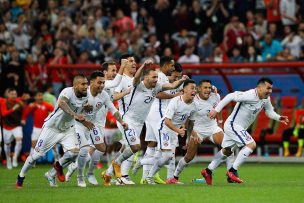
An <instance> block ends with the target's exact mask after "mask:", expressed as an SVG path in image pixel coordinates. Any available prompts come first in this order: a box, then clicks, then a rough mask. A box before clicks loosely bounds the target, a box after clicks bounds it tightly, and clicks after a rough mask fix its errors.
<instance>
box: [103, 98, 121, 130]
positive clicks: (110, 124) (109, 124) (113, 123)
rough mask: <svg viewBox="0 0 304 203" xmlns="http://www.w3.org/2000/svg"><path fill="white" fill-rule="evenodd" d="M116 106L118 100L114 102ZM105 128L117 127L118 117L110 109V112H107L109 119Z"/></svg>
mask: <svg viewBox="0 0 304 203" xmlns="http://www.w3.org/2000/svg"><path fill="white" fill-rule="evenodd" d="M114 106H115V107H116V108H117V107H118V102H117V101H115V102H114ZM105 128H107V129H113V128H117V125H116V118H115V117H114V116H113V114H112V113H111V112H110V111H108V113H107V120H106V125H105Z"/></svg>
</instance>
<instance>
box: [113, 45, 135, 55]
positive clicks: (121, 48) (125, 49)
mask: <svg viewBox="0 0 304 203" xmlns="http://www.w3.org/2000/svg"><path fill="white" fill-rule="evenodd" d="M124 53H128V54H133V51H132V50H131V48H129V44H128V42H127V41H121V42H119V44H118V48H117V50H116V51H115V54H114V57H115V59H119V58H120V56H121V55H122V54H124Z"/></svg>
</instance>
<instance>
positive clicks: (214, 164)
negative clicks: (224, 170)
mask: <svg viewBox="0 0 304 203" xmlns="http://www.w3.org/2000/svg"><path fill="white" fill-rule="evenodd" d="M226 158H227V157H226V156H225V155H224V154H223V152H222V150H220V151H219V152H218V153H216V155H215V156H214V158H213V160H212V161H211V163H210V164H209V166H208V169H209V170H210V171H214V170H215V169H216V168H217V167H218V166H219V165H220V164H221V163H222V162H223V161H224V160H225V159H226Z"/></svg>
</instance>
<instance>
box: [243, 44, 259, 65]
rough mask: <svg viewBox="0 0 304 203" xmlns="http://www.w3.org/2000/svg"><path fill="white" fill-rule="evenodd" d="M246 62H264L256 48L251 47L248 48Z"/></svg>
mask: <svg viewBox="0 0 304 203" xmlns="http://www.w3.org/2000/svg"><path fill="white" fill-rule="evenodd" d="M246 61H247V62H261V61H262V56H261V55H258V53H257V50H256V49H255V47H254V46H249V47H248V48H247V53H246Z"/></svg>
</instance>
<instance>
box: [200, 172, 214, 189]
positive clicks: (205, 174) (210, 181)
mask: <svg viewBox="0 0 304 203" xmlns="http://www.w3.org/2000/svg"><path fill="white" fill-rule="evenodd" d="M201 174H202V176H203V177H204V178H205V180H206V183H207V185H212V174H209V173H207V170H206V169H203V170H202V171H201Z"/></svg>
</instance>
